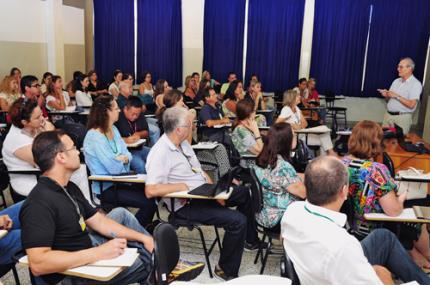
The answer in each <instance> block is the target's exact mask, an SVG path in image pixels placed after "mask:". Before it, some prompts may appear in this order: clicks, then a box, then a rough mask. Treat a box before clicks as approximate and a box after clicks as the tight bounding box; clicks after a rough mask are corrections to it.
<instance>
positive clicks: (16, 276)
mask: <svg viewBox="0 0 430 285" xmlns="http://www.w3.org/2000/svg"><path fill="white" fill-rule="evenodd" d="M12 273H13V279H15V284H16V285H21V283H20V282H19V277H18V272H17V271H16V267H15V265H14V266H13V267H12Z"/></svg>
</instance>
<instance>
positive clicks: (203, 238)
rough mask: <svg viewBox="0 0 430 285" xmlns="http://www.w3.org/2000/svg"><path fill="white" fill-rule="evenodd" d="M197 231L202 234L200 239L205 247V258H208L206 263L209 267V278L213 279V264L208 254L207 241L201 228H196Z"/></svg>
mask: <svg viewBox="0 0 430 285" xmlns="http://www.w3.org/2000/svg"><path fill="white" fill-rule="evenodd" d="M196 229H197V230H198V231H199V234H200V239H201V240H202V246H203V252H204V254H205V258H206V263H207V265H208V271H209V277H210V278H213V274H212V268H211V262H210V260H209V254H208V249H207V247H206V241H205V237H204V235H203V231H202V229H201V228H199V227H196Z"/></svg>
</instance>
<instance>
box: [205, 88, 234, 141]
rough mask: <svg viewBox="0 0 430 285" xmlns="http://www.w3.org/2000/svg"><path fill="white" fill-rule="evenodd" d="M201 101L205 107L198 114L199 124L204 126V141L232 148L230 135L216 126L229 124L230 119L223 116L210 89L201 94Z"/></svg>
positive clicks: (214, 94) (212, 90)
mask: <svg viewBox="0 0 430 285" xmlns="http://www.w3.org/2000/svg"><path fill="white" fill-rule="evenodd" d="M202 93H203V100H204V101H205V105H204V106H203V107H202V109H201V110H200V112H199V121H200V124H202V125H204V127H203V130H202V135H203V137H204V139H205V140H209V141H215V142H219V143H222V144H225V145H227V146H229V147H231V146H232V141H231V137H230V134H229V133H228V132H227V130H226V129H225V128H220V127H218V126H220V125H221V126H222V125H226V124H230V119H229V118H228V117H226V116H225V115H224V112H223V111H222V108H221V106H220V104H219V103H218V98H217V94H216V93H215V90H214V89H213V88H211V87H209V88H207V89H205V90H204V91H203V92H202Z"/></svg>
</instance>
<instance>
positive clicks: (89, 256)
mask: <svg viewBox="0 0 430 285" xmlns="http://www.w3.org/2000/svg"><path fill="white" fill-rule="evenodd" d="M32 152H33V157H34V161H35V162H36V164H37V165H38V166H39V168H40V170H41V172H42V173H43V176H41V177H40V179H39V181H38V183H37V185H36V186H35V188H34V189H33V190H32V191H31V193H30V195H29V196H28V198H27V200H26V201H25V202H24V205H23V206H22V208H21V212H20V221H21V227H22V235H21V237H22V238H21V239H22V245H23V248H24V249H25V251H26V253H27V255H28V260H29V265H30V269H31V271H32V273H33V274H34V275H35V276H41V278H42V279H43V280H44V281H45V282H46V283H48V284H57V283H58V282H60V281H61V280H63V279H64V278H66V279H67V281H68V282H70V283H73V284H103V282H96V281H94V280H87V279H82V278H78V277H71V276H67V277H66V276H64V275H62V274H59V273H58V272H63V271H66V270H67V269H70V268H74V267H78V266H83V265H86V264H89V263H93V262H96V261H99V260H103V259H111V258H115V257H117V256H119V255H121V254H122V253H123V252H124V249H125V248H126V247H127V246H129V247H136V248H137V249H138V252H139V254H140V255H139V258H137V259H136V261H135V262H134V264H133V265H132V266H131V267H127V268H126V269H124V270H123V271H122V272H121V273H119V274H118V275H117V276H115V277H114V278H113V279H112V280H110V282H111V283H112V284H130V283H135V282H144V281H145V280H146V278H147V277H148V275H149V273H150V271H151V252H152V251H153V247H154V246H153V239H152V237H151V236H150V235H149V234H148V233H147V232H146V231H145V229H144V228H143V227H142V226H140V224H139V222H138V221H137V220H136V219H135V217H134V216H133V215H132V214H131V213H129V212H128V211H127V210H125V209H123V208H116V209H114V210H113V211H111V212H110V213H109V214H108V215H107V216H104V215H102V214H100V213H98V212H97V211H96V209H94V208H93V207H92V206H91V205H90V204H89V203H88V201H87V200H86V199H85V197H84V196H83V195H82V193H81V191H80V189H79V188H78V187H77V186H76V184H74V183H73V182H70V177H71V175H72V173H73V172H74V171H75V170H76V169H78V168H79V166H80V162H79V151H78V150H77V149H76V147H75V145H74V144H73V141H72V140H71V139H70V137H69V136H67V135H66V134H64V133H63V132H61V131H50V132H44V133H41V134H40V135H38V136H37V137H36V138H35V140H34V142H33V146H32ZM88 228H91V233H90V232H89V231H88ZM74 282H75V283H74ZM111 283H109V284H111Z"/></svg>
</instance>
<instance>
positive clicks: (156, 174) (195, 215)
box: [145, 107, 264, 280]
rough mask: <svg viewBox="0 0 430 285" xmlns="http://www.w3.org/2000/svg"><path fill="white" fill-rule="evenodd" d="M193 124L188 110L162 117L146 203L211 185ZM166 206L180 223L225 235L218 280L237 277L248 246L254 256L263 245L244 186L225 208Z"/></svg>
mask: <svg viewBox="0 0 430 285" xmlns="http://www.w3.org/2000/svg"><path fill="white" fill-rule="evenodd" d="M192 123H193V122H192V118H191V116H190V113H189V112H188V110H187V109H185V108H181V107H174V108H168V109H167V110H166V111H165V112H164V114H163V127H164V132H165V133H164V135H163V136H162V137H161V138H160V139H159V140H158V141H157V143H156V144H155V145H154V146H153V147H152V148H151V151H150V152H149V156H148V159H147V161H146V172H147V179H146V187H145V193H146V196H147V197H148V198H153V197H164V196H165V195H167V194H169V193H173V192H179V191H185V190H192V189H194V188H196V187H198V186H200V185H202V184H204V183H212V181H211V179H210V178H209V176H208V175H207V174H206V173H205V172H204V171H203V170H202V167H201V165H200V163H199V161H198V160H197V157H196V155H195V153H194V151H193V149H192V148H191V145H190V144H189V143H188V141H187V138H188V135H189V133H190V132H191V131H192V130H191V128H192ZM166 204H167V206H168V207H169V210H170V211H172V210H173V211H175V213H176V216H177V217H179V218H182V219H190V220H192V221H195V222H199V223H202V224H205V225H215V226H218V227H223V228H224V229H225V234H224V240H223V245H222V250H221V253H220V259H219V261H218V265H217V266H216V267H215V275H217V277H220V278H222V279H224V280H229V279H232V278H235V277H237V276H238V272H239V267H240V263H241V260H242V254H243V249H244V246H245V249H249V250H255V249H258V248H259V246H260V244H261V242H260V241H259V240H258V237H257V233H256V230H255V218H254V217H253V215H252V210H251V209H252V207H251V199H250V196H249V191H248V189H247V188H245V187H243V186H234V190H233V192H232V194H231V196H230V199H228V200H226V201H225V202H222V201H221V202H218V201H215V200H199V199H193V200H191V201H186V200H185V199H175V203H174V205H173V207H174V209H171V202H170V199H169V198H167V200H166ZM225 206H227V207H225ZM232 206H237V210H233V209H229V208H228V207H232ZM263 246H264V245H263Z"/></svg>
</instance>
